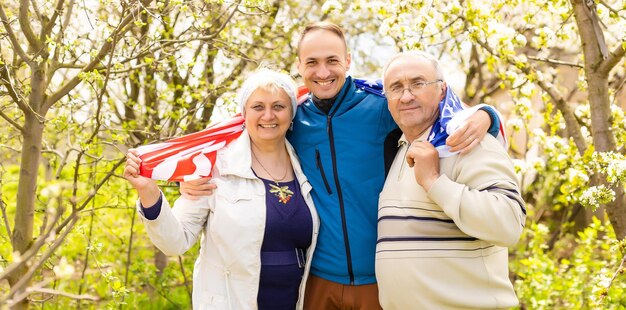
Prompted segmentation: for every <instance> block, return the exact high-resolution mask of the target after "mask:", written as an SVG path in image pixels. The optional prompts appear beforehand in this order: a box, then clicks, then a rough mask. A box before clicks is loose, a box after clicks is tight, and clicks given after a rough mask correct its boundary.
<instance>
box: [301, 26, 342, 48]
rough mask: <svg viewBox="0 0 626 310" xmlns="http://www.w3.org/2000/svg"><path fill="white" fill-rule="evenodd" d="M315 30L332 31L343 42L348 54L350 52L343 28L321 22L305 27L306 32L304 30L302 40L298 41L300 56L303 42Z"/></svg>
mask: <svg viewBox="0 0 626 310" xmlns="http://www.w3.org/2000/svg"><path fill="white" fill-rule="evenodd" d="M314 30H326V31H330V32H332V33H334V34H335V35H337V36H338V37H339V38H340V39H341V41H342V42H343V45H344V46H345V47H346V52H347V51H348V44H347V43H346V36H345V34H344V32H343V29H341V27H339V25H337V24H334V23H331V22H326V21H320V22H314V23H310V24H308V25H307V26H306V27H304V30H302V33H301V34H300V39H299V40H298V50H297V55H298V56H300V45H301V44H302V40H303V39H304V37H305V36H306V34H307V33H309V32H311V31H314Z"/></svg>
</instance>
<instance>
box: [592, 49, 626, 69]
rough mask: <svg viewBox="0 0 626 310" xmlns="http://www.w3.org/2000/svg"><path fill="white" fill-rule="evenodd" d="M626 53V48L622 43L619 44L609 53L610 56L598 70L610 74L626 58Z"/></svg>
mask: <svg viewBox="0 0 626 310" xmlns="http://www.w3.org/2000/svg"><path fill="white" fill-rule="evenodd" d="M625 54H626V49H624V47H623V45H622V44H618V45H617V46H616V47H615V49H614V50H613V51H612V52H610V53H609V57H607V58H606V59H605V60H604V61H603V62H602V63H601V64H600V66H599V67H598V72H602V73H603V74H606V75H608V74H609V72H610V71H611V70H612V69H613V67H615V66H616V65H617V64H618V63H619V62H620V61H621V60H622V58H624V55H625Z"/></svg>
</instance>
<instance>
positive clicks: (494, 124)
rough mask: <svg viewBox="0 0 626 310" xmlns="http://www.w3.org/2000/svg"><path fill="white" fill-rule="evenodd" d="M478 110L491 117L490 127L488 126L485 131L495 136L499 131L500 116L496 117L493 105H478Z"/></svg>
mask: <svg viewBox="0 0 626 310" xmlns="http://www.w3.org/2000/svg"><path fill="white" fill-rule="evenodd" d="M479 110H483V111H485V112H487V114H489V118H491V127H489V130H488V131H487V132H488V133H489V134H491V135H492V136H494V137H495V138H497V137H498V133H499V132H500V118H499V117H498V113H496V110H495V109H494V107H492V106H489V105H486V106H483V107H480V109H479Z"/></svg>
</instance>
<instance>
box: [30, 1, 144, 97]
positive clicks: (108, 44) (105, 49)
mask: <svg viewBox="0 0 626 310" xmlns="http://www.w3.org/2000/svg"><path fill="white" fill-rule="evenodd" d="M22 1H23V0H22ZM150 2H152V0H142V3H143V5H147V4H149V3H150ZM141 9H142V8H141V7H139V8H136V9H134V10H133V11H132V12H131V13H130V14H128V15H127V16H126V17H125V18H124V19H123V20H122V21H121V22H120V24H119V25H118V26H117V28H116V30H115V31H114V32H113V33H112V34H111V35H110V36H109V37H108V38H107V39H106V41H105V43H104V44H103V45H102V47H101V48H100V51H99V52H98V54H97V55H96V57H95V58H94V59H93V60H92V61H91V62H90V63H89V64H87V66H85V67H84V68H83V69H82V70H81V71H80V72H79V73H78V74H76V75H75V76H74V77H73V78H72V79H71V80H70V81H68V82H67V83H65V85H63V86H62V87H61V88H60V89H59V90H57V91H56V92H55V93H54V94H52V95H50V96H49V97H48V99H47V100H46V103H45V104H44V109H47V108H49V107H51V106H52V105H53V104H54V103H55V102H57V101H58V100H59V99H61V98H63V97H64V96H65V95H67V94H68V93H69V92H70V91H71V90H72V89H74V87H76V85H78V84H79V83H80V82H81V79H80V78H79V77H78V76H79V75H80V73H82V72H89V71H91V70H93V69H94V68H95V67H96V66H97V65H98V64H99V63H100V62H101V61H102V59H104V57H105V56H106V55H107V54H108V53H109V50H110V49H111V48H112V47H113V43H112V41H113V38H115V37H117V36H120V35H122V34H123V33H125V32H126V31H128V30H129V29H130V27H128V28H127V27H126V26H127V25H128V24H130V23H131V22H132V21H133V19H134V18H135V17H136V16H137V15H138V13H139V11H140V10H141Z"/></svg>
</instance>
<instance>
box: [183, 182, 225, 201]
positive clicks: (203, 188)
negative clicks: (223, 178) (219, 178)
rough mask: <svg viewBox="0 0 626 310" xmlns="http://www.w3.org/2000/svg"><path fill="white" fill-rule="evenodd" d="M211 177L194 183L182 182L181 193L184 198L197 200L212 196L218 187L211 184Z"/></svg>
mask: <svg viewBox="0 0 626 310" xmlns="http://www.w3.org/2000/svg"><path fill="white" fill-rule="evenodd" d="M210 181H211V177H205V178H200V179H195V180H193V181H187V182H180V193H181V195H182V196H183V197H185V198H187V199H191V200H197V199H199V198H200V197H202V196H211V195H213V191H215V189H216V188H217V185H215V184H214V183H210Z"/></svg>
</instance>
